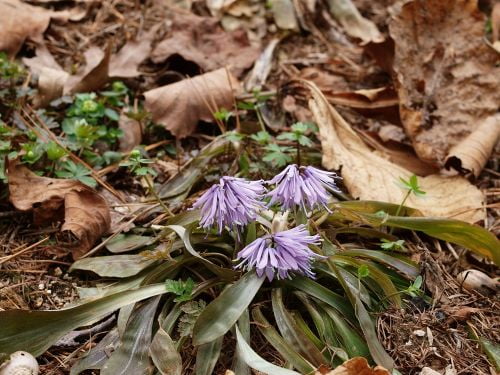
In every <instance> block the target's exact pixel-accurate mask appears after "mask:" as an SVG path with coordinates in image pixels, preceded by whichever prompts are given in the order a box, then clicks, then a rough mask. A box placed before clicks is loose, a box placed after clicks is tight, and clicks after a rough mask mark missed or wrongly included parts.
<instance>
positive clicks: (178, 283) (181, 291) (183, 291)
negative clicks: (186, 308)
mask: <svg viewBox="0 0 500 375" xmlns="http://www.w3.org/2000/svg"><path fill="white" fill-rule="evenodd" d="M195 286H196V285H195V283H194V281H193V280H192V279H191V278H188V279H187V280H186V281H183V280H166V281H165V289H166V290H167V292H170V293H173V294H175V295H177V297H175V299H174V301H175V302H186V301H189V300H191V298H192V297H193V290H194V287H195Z"/></svg>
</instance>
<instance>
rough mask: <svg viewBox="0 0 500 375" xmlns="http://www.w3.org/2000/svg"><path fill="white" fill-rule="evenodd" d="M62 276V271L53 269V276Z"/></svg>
mask: <svg viewBox="0 0 500 375" xmlns="http://www.w3.org/2000/svg"><path fill="white" fill-rule="evenodd" d="M62 274H63V271H62V270H61V268H59V267H56V268H55V269H54V276H61V275H62Z"/></svg>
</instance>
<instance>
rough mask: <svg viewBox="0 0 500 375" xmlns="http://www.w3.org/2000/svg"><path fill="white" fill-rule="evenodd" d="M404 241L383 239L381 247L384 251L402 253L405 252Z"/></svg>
mask: <svg viewBox="0 0 500 375" xmlns="http://www.w3.org/2000/svg"><path fill="white" fill-rule="evenodd" d="M404 244H405V241H404V240H397V241H390V240H387V239H385V238H382V243H381V244H380V247H381V248H382V249H384V250H395V251H401V250H404Z"/></svg>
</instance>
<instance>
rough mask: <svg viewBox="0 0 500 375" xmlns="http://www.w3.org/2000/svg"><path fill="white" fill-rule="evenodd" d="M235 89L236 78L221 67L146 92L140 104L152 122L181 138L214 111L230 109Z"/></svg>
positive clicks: (209, 116) (190, 132)
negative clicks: (142, 104)
mask: <svg viewBox="0 0 500 375" xmlns="http://www.w3.org/2000/svg"><path fill="white" fill-rule="evenodd" d="M239 89H240V84H239V82H238V81H237V80H236V78H234V77H233V76H232V74H231V73H230V72H229V71H228V70H226V69H224V68H222V69H218V70H215V71H213V72H209V73H205V74H202V75H199V76H196V77H193V78H187V79H184V80H182V81H179V82H176V83H172V84H170V85H166V86H162V87H158V88H156V89H153V90H149V91H146V92H145V93H144V96H145V98H146V101H145V103H144V106H145V107H146V109H147V110H148V111H150V112H151V113H152V114H153V121H155V122H156V123H159V124H162V125H164V126H165V127H166V128H167V129H168V130H170V132H171V133H172V134H173V135H175V136H176V137H179V138H184V137H187V136H189V135H191V134H192V133H193V132H194V131H195V129H196V125H197V124H198V121H199V120H204V121H211V120H213V118H214V113H215V112H216V111H217V110H219V109H221V108H225V109H229V108H232V107H233V104H234V94H235V91H239Z"/></svg>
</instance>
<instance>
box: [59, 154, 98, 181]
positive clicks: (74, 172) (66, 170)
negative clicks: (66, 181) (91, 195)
mask: <svg viewBox="0 0 500 375" xmlns="http://www.w3.org/2000/svg"><path fill="white" fill-rule="evenodd" d="M61 167H62V168H63V169H61V170H58V171H56V172H55V173H56V176H57V177H62V178H71V179H75V180H78V181H80V182H82V183H84V184H85V185H88V186H90V187H93V188H95V187H96V186H97V182H96V180H94V179H93V178H92V177H90V176H91V174H92V172H91V171H89V170H88V169H87V168H86V167H84V166H83V165H81V164H76V163H74V162H73V161H71V160H67V161H65V162H64V163H62V164H61Z"/></svg>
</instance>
